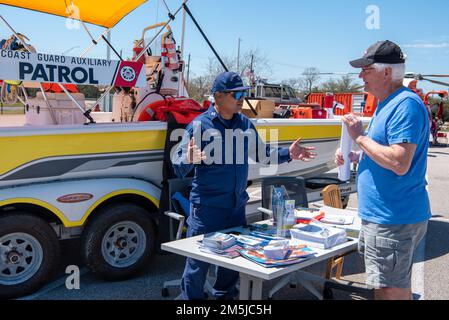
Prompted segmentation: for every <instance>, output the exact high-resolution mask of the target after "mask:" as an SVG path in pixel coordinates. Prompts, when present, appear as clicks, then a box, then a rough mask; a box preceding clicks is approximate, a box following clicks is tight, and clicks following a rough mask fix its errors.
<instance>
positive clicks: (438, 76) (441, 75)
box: [422, 74, 449, 78]
mask: <svg viewBox="0 0 449 320" xmlns="http://www.w3.org/2000/svg"><path fill="white" fill-rule="evenodd" d="M422 76H423V77H432V78H449V74H423V75H422Z"/></svg>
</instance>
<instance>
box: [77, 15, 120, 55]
mask: <svg viewBox="0 0 449 320" xmlns="http://www.w3.org/2000/svg"><path fill="white" fill-rule="evenodd" d="M80 21H81V20H80ZM81 24H82V25H83V27H84V30H86V32H87V34H88V35H89V37H90V39H91V40H92V43H93V44H94V46H96V45H97V44H98V41H99V40H100V38H101V39H103V41H104V42H105V43H106V45H107V46H108V47H109V48H111V49H112V51H114V53H115V54H116V55H117V57H118V58H119V60H120V61H123V58H122V56H121V55H120V54H119V53H118V52H117V50H115V48H114V47H113V46H112V44H111V43H110V42H109V41H108V39H106V37H105V34H104V33H103V34H102V35H101V36H100V38H99V39H98V40H95V39H94V37H92V34H91V33H90V31H89V28H87V26H86V24H85V23H84V22H83V21H81ZM108 30H110V29H108Z"/></svg>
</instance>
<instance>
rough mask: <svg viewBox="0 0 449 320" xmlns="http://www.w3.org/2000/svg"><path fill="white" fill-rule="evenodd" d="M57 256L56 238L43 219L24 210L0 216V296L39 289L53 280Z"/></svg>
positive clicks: (3, 297) (15, 295) (58, 254)
mask: <svg viewBox="0 0 449 320" xmlns="http://www.w3.org/2000/svg"><path fill="white" fill-rule="evenodd" d="M59 259H60V247H59V241H58V238H57V237H56V233H55V232H54V230H53V229H52V228H51V227H50V225H49V224H48V223H47V222H46V221H45V220H43V219H41V218H39V217H36V216H33V215H30V214H27V213H24V212H15V213H8V214H5V215H1V216H0V299H12V298H17V297H21V296H24V295H27V294H31V293H33V292H34V291H36V290H38V289H40V288H41V287H42V286H43V285H45V284H46V283H47V282H49V281H50V280H52V279H53V277H54V274H55V271H56V270H57V267H58V265H59Z"/></svg>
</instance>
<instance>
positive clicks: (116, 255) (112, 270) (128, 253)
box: [82, 203, 156, 281]
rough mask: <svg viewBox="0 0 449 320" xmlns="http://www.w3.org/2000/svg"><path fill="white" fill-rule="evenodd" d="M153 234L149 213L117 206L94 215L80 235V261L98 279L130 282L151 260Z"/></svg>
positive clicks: (137, 207) (137, 208)
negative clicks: (82, 261) (81, 235)
mask: <svg viewBox="0 0 449 320" xmlns="http://www.w3.org/2000/svg"><path fill="white" fill-rule="evenodd" d="M155 248H156V233H155V228H154V224H153V221H152V220H151V218H150V217H149V215H148V212H147V211H146V210H145V209H143V208H142V207H140V206H137V205H134V204H130V203H118V204H113V205H110V206H108V207H105V208H103V209H101V210H100V212H98V213H97V216H96V217H95V219H94V220H93V221H92V222H91V223H89V224H88V225H87V227H86V229H85V231H84V233H83V242H82V250H83V251H82V257H83V260H84V263H85V264H86V266H87V267H88V268H89V269H90V270H91V271H92V272H93V273H94V274H95V275H97V276H99V277H101V278H103V279H105V280H111V281H118V280H124V279H129V278H131V277H132V276H134V275H135V274H136V273H138V272H139V271H141V269H142V268H143V267H145V266H146V265H147V264H148V263H149V262H150V260H151V258H152V257H153V256H154V252H155Z"/></svg>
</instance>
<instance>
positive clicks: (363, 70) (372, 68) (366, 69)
mask: <svg viewBox="0 0 449 320" xmlns="http://www.w3.org/2000/svg"><path fill="white" fill-rule="evenodd" d="M374 69H376V68H374V67H371V68H362V71H360V73H362V72H367V71H370V70H374Z"/></svg>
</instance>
